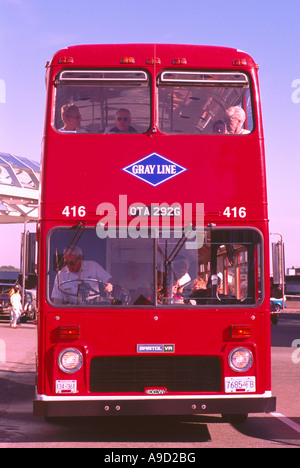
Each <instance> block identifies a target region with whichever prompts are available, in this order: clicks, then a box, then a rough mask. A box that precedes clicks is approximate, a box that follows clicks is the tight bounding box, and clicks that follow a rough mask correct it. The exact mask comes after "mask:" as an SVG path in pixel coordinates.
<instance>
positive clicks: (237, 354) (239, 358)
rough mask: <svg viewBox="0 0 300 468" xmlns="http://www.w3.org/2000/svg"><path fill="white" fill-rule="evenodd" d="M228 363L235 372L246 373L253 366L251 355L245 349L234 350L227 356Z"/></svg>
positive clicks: (248, 350)
mask: <svg viewBox="0 0 300 468" xmlns="http://www.w3.org/2000/svg"><path fill="white" fill-rule="evenodd" d="M228 363H229V365H230V367H231V369H232V370H234V371H235V372H246V371H247V370H248V369H250V367H251V366H252V364H253V354H252V352H251V351H250V349H247V348H241V347H240V348H234V349H233V350H232V351H231V352H230V354H229V356H228Z"/></svg>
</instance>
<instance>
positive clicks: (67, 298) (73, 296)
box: [51, 260, 110, 304]
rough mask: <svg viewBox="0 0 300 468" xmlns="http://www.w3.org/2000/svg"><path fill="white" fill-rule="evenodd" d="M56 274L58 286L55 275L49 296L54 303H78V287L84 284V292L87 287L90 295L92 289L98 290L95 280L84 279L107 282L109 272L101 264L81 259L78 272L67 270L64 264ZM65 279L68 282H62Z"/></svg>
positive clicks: (86, 290)
mask: <svg viewBox="0 0 300 468" xmlns="http://www.w3.org/2000/svg"><path fill="white" fill-rule="evenodd" d="M58 276H59V284H60V288H59V287H58V278H57V276H56V278H55V281H54V287H53V290H52V294H51V298H52V300H53V301H54V302H56V303H66V304H77V303H78V297H77V296H78V288H79V287H84V285H85V286H86V288H85V292H86V293H88V290H89V289H90V294H91V295H93V292H91V290H92V289H93V290H94V291H99V284H98V283H97V282H96V281H85V280H88V279H91V280H92V279H94V280H99V281H102V282H104V283H107V282H108V280H109V279H110V274H109V273H107V271H106V270H104V268H103V267H102V266H101V265H99V264H98V263H96V262H94V261H92V260H83V261H82V263H81V268H80V271H79V272H78V273H74V272H71V271H69V269H68V267H67V266H65V267H63V268H62V270H61V271H60V272H59V273H58ZM80 280H82V281H80ZM65 281H70V282H69V283H65V284H62V283H64V282H65ZM83 283H84V284H83ZM95 294H96V292H94V295H95Z"/></svg>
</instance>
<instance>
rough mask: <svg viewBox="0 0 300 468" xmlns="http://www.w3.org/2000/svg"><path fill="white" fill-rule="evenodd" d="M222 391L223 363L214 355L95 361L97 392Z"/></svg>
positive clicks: (92, 386)
mask: <svg viewBox="0 0 300 468" xmlns="http://www.w3.org/2000/svg"><path fill="white" fill-rule="evenodd" d="M145 387H155V388H156V387H164V388H167V390H168V392H190V393H194V392H220V391H221V363H220V359H219V358H217V357H214V356H161V355H160V356H105V357H96V358H93V359H92V361H91V368H90V391H91V392H93V393H118V392H121V393H127V392H129V393H136V392H138V393H144V390H145Z"/></svg>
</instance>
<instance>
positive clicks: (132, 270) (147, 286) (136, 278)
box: [119, 261, 151, 303]
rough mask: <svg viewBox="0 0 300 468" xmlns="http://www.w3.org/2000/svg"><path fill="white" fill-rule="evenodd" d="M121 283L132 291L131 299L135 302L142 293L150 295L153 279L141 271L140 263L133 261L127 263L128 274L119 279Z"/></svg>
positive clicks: (146, 295)
mask: <svg viewBox="0 0 300 468" xmlns="http://www.w3.org/2000/svg"><path fill="white" fill-rule="evenodd" d="M119 285H120V286H121V287H122V288H124V289H127V290H128V291H129V292H130V295H131V300H132V302H133V303H134V301H135V300H136V299H137V298H138V297H139V296H141V295H142V296H145V297H148V296H149V294H150V290H151V279H150V278H147V276H145V275H143V274H142V273H141V269H140V265H139V263H137V262H134V261H132V262H129V264H128V265H127V270H126V275H125V276H124V277H123V278H122V279H121V280H120V281H119Z"/></svg>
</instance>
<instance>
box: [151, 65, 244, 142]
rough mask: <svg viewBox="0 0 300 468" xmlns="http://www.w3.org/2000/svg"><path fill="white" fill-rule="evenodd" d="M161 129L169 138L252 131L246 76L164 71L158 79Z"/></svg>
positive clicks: (226, 73)
mask: <svg viewBox="0 0 300 468" xmlns="http://www.w3.org/2000/svg"><path fill="white" fill-rule="evenodd" d="M158 87H159V94H158V96H159V98H158V99H159V128H160V130H161V131H162V132H164V133H169V134H188V135H193V134H196V135H197V134H204V135H205V134H206V135H211V134H216V135H218V134H219V135H221V134H228V135H232V134H239V135H246V134H248V133H250V132H251V131H252V130H253V117H252V106H251V92H250V83H249V79H248V76H247V75H246V74H244V73H239V72H237V73H232V72H220V73H218V72H211V73H209V72H202V71H193V72H192V71H191V72H190V71H164V72H162V73H161V74H160V76H159V77H158Z"/></svg>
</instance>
